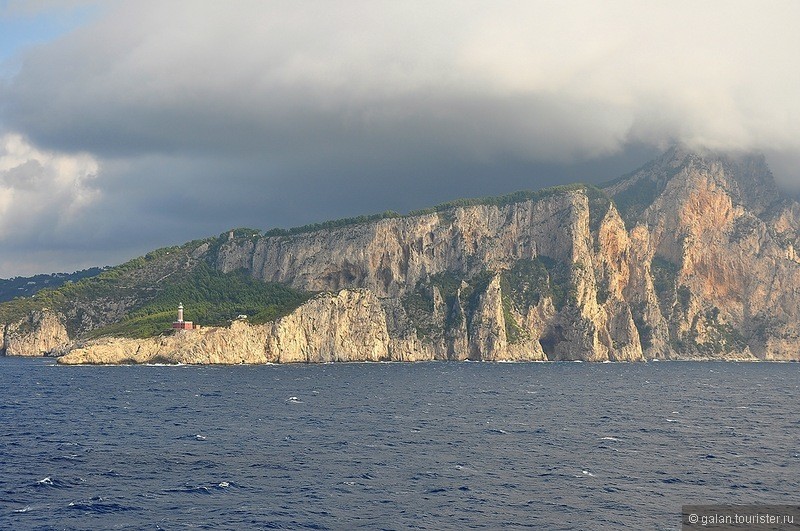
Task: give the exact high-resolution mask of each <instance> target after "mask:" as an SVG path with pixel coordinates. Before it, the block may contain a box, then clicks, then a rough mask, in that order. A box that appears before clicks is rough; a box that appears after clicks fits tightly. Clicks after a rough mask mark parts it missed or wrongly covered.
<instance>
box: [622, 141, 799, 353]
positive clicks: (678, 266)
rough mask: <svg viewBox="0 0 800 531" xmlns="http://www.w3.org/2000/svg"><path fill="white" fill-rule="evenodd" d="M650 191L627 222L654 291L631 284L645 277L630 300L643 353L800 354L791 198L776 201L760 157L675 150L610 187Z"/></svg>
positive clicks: (794, 205) (627, 194) (628, 193)
mask: <svg viewBox="0 0 800 531" xmlns="http://www.w3.org/2000/svg"><path fill="white" fill-rule="evenodd" d="M665 176H667V177H668V178H665ZM647 190H651V191H652V192H653V197H652V202H651V203H650V204H649V205H647V204H646V202H643V203H645V204H644V205H643V206H644V208H643V209H642V210H641V212H640V213H638V215H637V216H632V220H631V222H632V224H633V225H634V228H633V230H632V233H634V234H635V235H636V236H635V238H636V239H637V240H638V242H639V244H638V245H637V248H638V251H637V252H638V253H640V254H641V259H640V260H638V261H639V262H640V263H643V264H647V263H649V265H650V277H651V279H652V281H653V283H654V288H655V291H656V293H655V295H656V297H653V293H650V292H648V293H643V292H641V291H638V290H641V289H642V288H646V287H647V286H646V284H647V282H645V283H644V284H642V283H639V286H638V288H637V287H635V286H631V288H629V296H628V298H629V300H631V302H632V303H634V304H633V305H632V307H633V308H634V309H635V310H636V312H637V315H638V318H639V320H640V322H641V324H642V327H643V328H646V330H647V336H648V337H647V339H648V340H649V341H650V343H651V345H650V351H649V353H650V355H651V356H652V357H671V358H676V357H678V358H692V357H698V358H727V359H747V358H758V359H798V358H799V357H800V351H799V350H798V346H797V336H798V327H799V326H800V321H799V320H798V318H799V317H800V315H798V312H799V311H800V294H799V293H798V287H800V285H799V284H798V282H800V267H798V261H797V258H796V255H795V246H796V245H797V243H796V242H797V237H798V227H800V224H798V216H797V213H798V205H797V203H795V202H793V201H787V200H781V198H780V196H779V194H778V192H777V190H776V188H775V184H774V181H773V179H772V175H771V173H770V172H769V169H768V168H767V166H766V163H765V162H764V159H763V157H758V156H712V155H709V154H698V153H693V152H689V151H686V150H681V149H680V148H678V149H674V150H672V151H671V152H670V153H668V154H667V156H665V157H662V159H660V160H659V161H656V163H655V167H650V168H645V169H643V170H642V171H640V172H638V173H636V174H634V175H633V176H632V177H631V178H629V179H627V180H624V181H622V182H620V183H617V184H616V185H614V186H613V187H611V188H610V189H609V192H610V193H611V195H612V196H614V197H615V199H616V200H617V201H618V202H619V200H620V199H621V200H622V201H623V202H624V201H625V200H626V199H627V198H628V197H630V196H632V195H636V194H638V195H640V196H641V195H642V193H643V191H647ZM643 274H645V276H647V275H646V272H645V271H643ZM646 291H649V290H646ZM656 303H657V305H656ZM665 346H666V347H667V348H665Z"/></svg>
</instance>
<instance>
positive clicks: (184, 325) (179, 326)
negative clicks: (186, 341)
mask: <svg viewBox="0 0 800 531" xmlns="http://www.w3.org/2000/svg"><path fill="white" fill-rule="evenodd" d="M172 328H175V329H176V330H192V329H193V328H194V325H193V324H192V322H191V321H184V320H183V303H180V304H178V320H177V321H175V322H173V323H172Z"/></svg>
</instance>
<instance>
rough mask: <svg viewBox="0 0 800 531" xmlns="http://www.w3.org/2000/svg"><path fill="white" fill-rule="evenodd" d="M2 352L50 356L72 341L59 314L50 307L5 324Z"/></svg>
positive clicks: (61, 350) (15, 354)
mask: <svg viewBox="0 0 800 531" xmlns="http://www.w3.org/2000/svg"><path fill="white" fill-rule="evenodd" d="M2 330H3V341H2V349H1V350H2V354H4V355H6V356H48V355H55V354H58V353H60V352H63V351H64V350H65V349H66V348H67V346H68V345H69V343H70V339H69V335H68V334H67V329H66V327H65V326H64V323H63V322H62V321H61V319H60V318H59V316H58V315H57V314H56V313H55V312H53V311H51V310H48V309H43V310H37V311H33V312H31V313H30V314H29V315H28V316H27V317H26V318H24V319H21V320H19V321H16V322H13V323H7V324H5V325H4V326H3V328H2Z"/></svg>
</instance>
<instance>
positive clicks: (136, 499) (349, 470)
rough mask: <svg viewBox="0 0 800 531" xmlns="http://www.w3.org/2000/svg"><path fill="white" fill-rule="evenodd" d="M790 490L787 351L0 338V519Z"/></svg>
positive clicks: (578, 521) (365, 520) (794, 427)
mask: <svg viewBox="0 0 800 531" xmlns="http://www.w3.org/2000/svg"><path fill="white" fill-rule="evenodd" d="M798 502H800V364H798V363H712V362H660V363H653V362H651V363H609V364H593V363H485V362H483V363H469V362H429V363H341V364H324V365H263V366H109V367H91V366H78V367H66V366H58V365H56V364H55V363H54V360H52V359H46V358H44V359H43V358H39V359H24V358H10V357H9V358H0V529H14V530H17V529H70V530H71V529H81V530H82V529H91V530H95V529H136V530H138V529H316V530H323V529H343V530H352V529H370V530H371V529H398V530H399V529H433V530H442V529H588V530H592V529H614V530H616V529H625V528H630V529H680V527H681V506H682V505H684V504H706V503H735V504H745V503H746V504H754V503H765V504H766V503H770V504H797V503H798Z"/></svg>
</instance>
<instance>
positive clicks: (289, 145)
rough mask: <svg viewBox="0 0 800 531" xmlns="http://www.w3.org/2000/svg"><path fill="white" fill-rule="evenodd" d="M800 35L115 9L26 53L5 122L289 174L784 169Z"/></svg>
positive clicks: (688, 12)
mask: <svg viewBox="0 0 800 531" xmlns="http://www.w3.org/2000/svg"><path fill="white" fill-rule="evenodd" d="M798 19H800V4H797V3H796V2H773V3H770V4H767V5H756V4H755V3H752V2H704V3H699V4H698V3H696V2H670V3H652V2H651V3H641V2H616V3H612V4H607V3H596V2H567V3H554V2H500V3H492V4H491V5H490V4H487V3H476V2H466V3H465V2H439V3H437V4H434V5H431V4H430V3H427V2H426V3H424V4H423V3H414V2H409V3H403V4H402V5H400V4H398V3H395V2H374V1H370V2H348V3H346V4H341V3H330V2H307V3H306V2H304V3H297V2H260V1H258V2H247V1H242V2H236V3H219V2H196V1H191V2H181V1H176V2H140V1H137V2H123V3H121V4H120V5H118V6H117V7H116V8H115V9H110V10H108V12H107V13H106V14H105V15H104V16H102V17H101V18H100V19H98V20H97V21H96V22H95V23H94V24H92V25H90V26H88V27H86V28H84V29H83V30H80V31H76V32H74V33H72V34H71V35H69V36H67V37H65V38H62V39H59V40H58V41H57V42H53V43H52V44H51V45H49V46H44V47H40V48H37V49H35V50H32V51H30V52H29V53H28V54H27V56H26V58H25V63H24V65H23V67H22V68H21V71H20V72H19V74H18V75H17V76H15V77H14V78H13V79H11V80H10V82H9V83H8V84H7V86H6V87H5V90H4V91H3V97H4V100H6V102H7V104H6V106H5V112H4V117H5V120H6V121H7V122H8V123H9V124H11V126H12V127H14V128H15V129H17V130H21V131H25V133H26V134H28V135H30V136H31V138H33V139H35V140H36V141H37V142H41V143H43V144H45V145H48V146H53V147H57V148H60V149H69V150H72V149H85V150H89V151H92V152H94V153H100V154H104V155H118V154H131V153H152V152H160V153H174V152H188V151H195V152H206V151H208V150H215V151H222V152H228V153H236V152H238V153H242V152H244V153H252V152H256V151H259V152H263V151H268V152H270V153H271V154H273V155H275V156H276V157H278V158H284V157H286V158H289V159H291V158H292V157H295V158H297V157H300V158H302V157H307V156H308V155H309V153H312V152H321V154H322V155H324V153H325V151H326V150H328V149H336V150H338V149H341V148H342V147H345V148H352V146H353V145H354V144H357V143H361V142H365V141H366V142H367V143H368V144H370V146H369V147H370V149H371V150H374V149H376V148H377V149H382V150H384V151H387V150H390V149H392V144H393V143H395V142H396V139H397V137H398V136H400V137H401V138H406V137H415V138H417V139H419V142H420V143H423V144H427V143H430V142H433V143H434V144H437V145H441V146H442V147H443V148H450V149H453V150H454V151H455V152H457V153H458V154H459V155H461V156H467V157H469V156H472V155H475V156H498V155H503V154H507V153H513V154H515V155H517V156H520V157H527V158H530V159H537V160H540V159H543V158H544V159H548V160H565V159H571V158H575V157H579V158H580V157H583V158H587V157H592V156H597V155H600V154H606V153H611V152H614V151H615V150H619V149H622V147H624V145H625V144H626V143H627V142H631V141H639V140H642V141H647V142H661V143H664V142H667V141H670V140H675V139H680V140H683V141H685V142H689V143H695V144H700V145H707V146H708V147H723V148H729V147H735V148H763V147H765V146H772V147H774V146H775V145H779V146H782V147H785V148H787V149H796V148H798V147H800V146H799V145H798V144H799V143H800V140H799V139H800V135H798V133H800V120H796V119H792V118H791V117H797V116H798V113H800V101H799V100H798V98H797V97H796V94H798V93H800V68H798V66H800V65H799V64H798V57H797V54H796V50H798V49H800V34H798V32H796V31H795V27H794V23H793V21H795V20H798ZM375 144H378V145H375ZM354 151H355V152H356V153H358V150H357V149H354Z"/></svg>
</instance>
